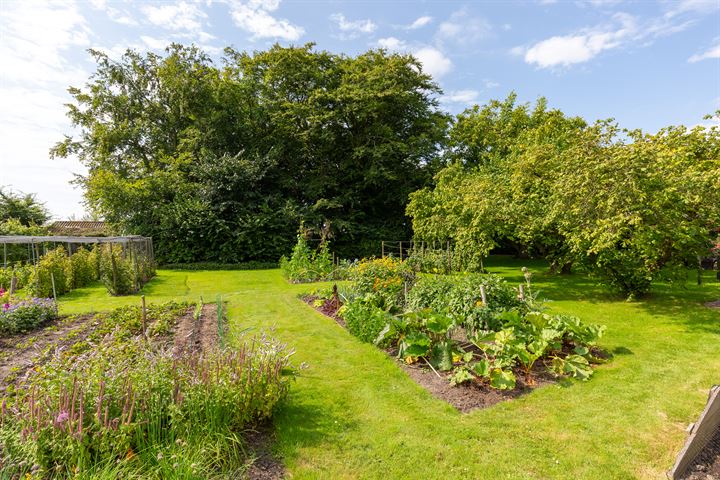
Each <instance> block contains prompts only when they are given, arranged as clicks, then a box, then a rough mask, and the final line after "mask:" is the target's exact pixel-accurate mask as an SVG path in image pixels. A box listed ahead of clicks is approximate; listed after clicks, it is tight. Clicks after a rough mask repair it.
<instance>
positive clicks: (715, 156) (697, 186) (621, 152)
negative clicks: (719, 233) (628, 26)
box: [553, 123, 720, 295]
mask: <svg viewBox="0 0 720 480" xmlns="http://www.w3.org/2000/svg"><path fill="white" fill-rule="evenodd" d="M625 138H627V140H625ZM553 215H554V216H556V217H557V218H558V219H559V221H558V222H559V228H560V230H561V231H562V233H563V235H564V236H565V238H566V239H567V240H566V243H567V246H568V249H569V255H571V256H572V258H574V259H575V260H576V261H578V262H581V263H583V264H584V265H585V266H586V267H587V268H588V269H590V270H591V271H592V272H593V273H595V274H597V275H598V276H599V277H600V278H601V279H602V280H603V281H604V282H606V283H607V284H609V285H610V286H611V287H613V288H614V289H615V290H617V291H619V292H622V293H623V294H625V295H642V294H644V293H647V291H648V290H649V289H650V285H651V283H652V281H653V280H655V279H658V278H670V279H679V280H683V281H684V280H686V279H687V273H686V271H685V269H686V267H687V266H689V265H695V264H697V258H698V256H700V257H703V256H706V255H707V254H708V252H709V251H710V249H711V247H712V237H711V236H710V234H709V233H710V232H711V231H712V230H713V229H715V228H717V226H718V225H720V129H718V128H714V129H704V128H702V127H697V128H694V129H692V130H688V129H686V128H685V127H669V128H665V129H662V130H661V131H660V132H658V133H657V134H656V135H647V134H643V133H642V132H640V131H621V130H620V129H619V128H617V127H616V126H615V125H612V124H608V123H598V124H597V125H595V126H593V127H592V128H589V129H587V130H585V131H584V132H583V133H582V134H579V135H578V136H577V138H576V139H575V140H574V142H573V147H572V148H570V149H569V150H568V152H567V155H566V156H564V157H563V161H562V167H561V171H560V175H559V176H558V178H557V182H556V186H555V187H554V188H553Z"/></svg>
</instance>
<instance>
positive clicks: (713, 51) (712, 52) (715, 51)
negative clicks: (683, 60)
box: [688, 42, 720, 63]
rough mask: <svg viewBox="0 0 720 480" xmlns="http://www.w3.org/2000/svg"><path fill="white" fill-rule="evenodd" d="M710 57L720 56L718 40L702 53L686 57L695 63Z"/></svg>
mask: <svg viewBox="0 0 720 480" xmlns="http://www.w3.org/2000/svg"><path fill="white" fill-rule="evenodd" d="M711 58H720V42H719V43H718V44H717V45H715V46H713V47H710V48H708V49H707V50H705V51H704V52H702V53H696V54H695V55H693V56H692V57H690V58H688V62H690V63H695V62H699V61H702V60H708V59H711Z"/></svg>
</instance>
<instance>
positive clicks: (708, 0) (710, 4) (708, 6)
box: [665, 0, 720, 18]
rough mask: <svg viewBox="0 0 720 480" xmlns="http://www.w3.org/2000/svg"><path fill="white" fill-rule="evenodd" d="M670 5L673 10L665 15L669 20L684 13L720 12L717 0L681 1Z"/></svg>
mask: <svg viewBox="0 0 720 480" xmlns="http://www.w3.org/2000/svg"><path fill="white" fill-rule="evenodd" d="M670 5H672V8H671V9H670V10H668V12H667V13H666V14H665V16H666V17H669V18H671V17H675V16H677V15H680V14H683V13H710V12H714V11H717V10H720V2H718V1H717V0H680V1H675V2H672V3H671V4H670Z"/></svg>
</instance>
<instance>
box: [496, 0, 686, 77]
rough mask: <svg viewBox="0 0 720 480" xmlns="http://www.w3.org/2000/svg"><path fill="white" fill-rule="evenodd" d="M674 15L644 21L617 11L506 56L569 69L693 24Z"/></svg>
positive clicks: (645, 44)
mask: <svg viewBox="0 0 720 480" xmlns="http://www.w3.org/2000/svg"><path fill="white" fill-rule="evenodd" d="M697 1H700V0H697ZM688 8H689V7H688ZM674 12H675V11H674V10H672V11H668V12H666V13H665V14H663V15H660V16H657V17H653V18H650V19H644V20H643V19H639V18H638V17H635V16H633V15H630V14H627V13H623V12H618V13H615V14H613V15H612V17H611V19H610V21H608V22H605V23H603V24H600V25H596V26H594V27H588V28H584V29H581V30H578V31H577V32H575V33H571V34H568V35H557V36H553V37H550V38H547V39H545V40H541V41H539V42H536V43H534V44H531V45H529V46H528V45H520V46H516V47H514V48H512V49H510V53H511V54H513V55H518V56H522V57H523V58H524V60H525V62H526V63H529V64H531V65H535V66H537V67H539V68H555V67H569V66H571V65H574V64H579V63H584V62H587V61H589V60H591V59H593V58H595V57H596V56H598V55H599V54H601V53H603V52H606V51H609V50H614V49H618V48H621V47H629V46H648V45H651V44H652V43H653V41H654V40H655V39H657V38H659V37H663V36H667V35H672V34H674V33H677V32H681V31H683V30H685V29H687V28H688V27H689V26H690V25H691V24H692V23H693V22H694V21H695V20H694V18H691V17H688V16H684V15H683V16H678V15H679V14H676V13H674Z"/></svg>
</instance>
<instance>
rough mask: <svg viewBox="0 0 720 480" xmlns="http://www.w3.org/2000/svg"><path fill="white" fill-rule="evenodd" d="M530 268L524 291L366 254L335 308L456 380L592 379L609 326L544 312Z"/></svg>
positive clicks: (373, 339)
mask: <svg viewBox="0 0 720 480" xmlns="http://www.w3.org/2000/svg"><path fill="white" fill-rule="evenodd" d="M524 273H525V278H526V280H527V283H526V285H524V286H525V289H524V294H521V293H520V291H519V289H516V288H515V287H513V286H512V285H510V284H508V283H507V282H506V281H505V280H503V279H502V278H500V277H498V276H495V275H480V274H464V275H426V274H418V273H416V272H415V270H414V269H413V266H412V265H411V263H410V262H408V261H401V260H398V259H394V258H381V259H369V260H363V261H361V262H359V263H358V264H357V265H356V266H355V267H354V268H353V269H352V272H351V278H352V280H353V281H352V283H351V284H350V285H349V286H347V287H341V288H340V291H339V297H340V300H341V302H342V304H343V305H342V307H341V308H340V309H339V310H338V311H337V314H338V315H339V316H340V317H342V319H343V320H344V321H345V324H346V326H347V329H348V330H349V331H350V333H352V334H353V335H355V336H357V337H358V338H359V339H361V340H363V341H365V342H369V343H374V344H375V345H377V346H379V347H381V348H385V349H388V350H390V351H392V352H393V353H394V354H395V355H397V357H398V358H400V359H401V360H403V361H404V362H405V363H407V364H420V365H425V366H427V368H429V369H432V370H433V371H435V372H436V373H438V375H441V374H442V375H444V376H445V377H447V379H448V380H449V381H450V382H451V383H453V384H461V383H466V382H476V383H479V384H483V385H489V386H490V387H492V388H496V389H501V390H507V389H513V388H515V386H516V383H517V379H518V377H519V376H521V377H522V379H523V380H524V383H525V384H526V385H532V384H534V383H535V381H536V378H537V377H538V376H544V375H545V374H552V375H556V376H562V375H566V376H571V377H574V378H578V379H582V380H585V379H587V378H588V377H590V376H591V375H592V373H593V370H592V364H597V363H601V362H602V361H603V358H601V357H602V356H601V353H600V350H599V348H598V346H597V342H598V340H599V339H600V338H601V337H602V335H603V332H604V330H605V327H604V326H599V325H589V324H585V323H583V322H582V321H581V320H580V319H579V318H577V317H575V316H570V315H560V314H550V313H547V312H545V311H543V310H544V309H543V306H542V304H541V303H540V302H538V301H537V298H536V297H537V295H536V294H534V293H533V291H532V288H531V286H532V285H531V282H530V279H531V274H530V272H528V271H527V270H525V272H524ZM320 297H321V301H322V298H329V293H328V292H325V293H322V294H321V295H320Z"/></svg>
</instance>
